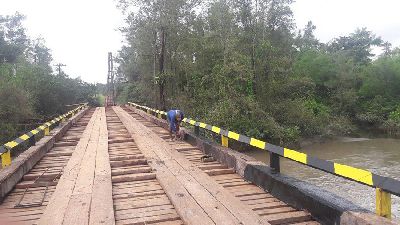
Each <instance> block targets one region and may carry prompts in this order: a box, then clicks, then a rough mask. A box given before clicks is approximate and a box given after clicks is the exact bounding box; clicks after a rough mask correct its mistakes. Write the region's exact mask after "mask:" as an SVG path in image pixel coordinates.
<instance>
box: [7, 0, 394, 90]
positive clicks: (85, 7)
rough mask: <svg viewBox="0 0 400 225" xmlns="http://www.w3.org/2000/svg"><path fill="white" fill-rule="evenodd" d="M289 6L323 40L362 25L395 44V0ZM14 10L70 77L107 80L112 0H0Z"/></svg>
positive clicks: (115, 13)
mask: <svg viewBox="0 0 400 225" xmlns="http://www.w3.org/2000/svg"><path fill="white" fill-rule="evenodd" d="M292 9H293V11H294V17H295V20H296V24H297V27H298V28H299V29H301V28H303V27H304V26H305V25H306V24H307V21H309V20H312V21H313V23H314V24H315V25H316V26H317V29H316V31H315V34H316V37H317V38H318V39H319V40H320V41H322V42H327V41H329V40H331V39H333V38H335V37H338V36H344V35H348V34H349V33H351V32H353V31H354V30H355V29H356V28H357V27H360V28H361V27H367V28H368V29H369V30H371V31H373V32H374V33H375V34H377V35H378V36H381V37H382V38H383V39H384V40H386V41H389V42H391V43H392V44H393V46H400V13H399V9H400V1H399V0H297V1H296V3H294V4H293V6H292ZM16 11H18V12H20V13H21V14H24V15H26V16H27V18H26V21H25V22H24V24H25V26H26V28H27V30H28V35H29V36H31V37H32V38H34V37H38V36H41V37H43V38H44V39H45V40H46V45H47V46H48V47H49V48H50V49H51V50H52V55H53V58H54V64H55V63H59V62H61V63H63V64H66V65H67V66H66V67H64V68H63V70H65V71H66V72H67V73H68V74H69V75H71V76H72V77H78V76H80V77H81V78H82V79H83V80H85V81H87V82H102V83H105V82H106V76H107V53H108V52H110V51H111V52H113V53H116V52H117V51H118V50H119V48H120V47H121V45H122V44H121V42H122V40H123V38H122V35H121V33H120V32H119V31H118V30H117V29H118V27H121V26H123V24H124V22H123V21H124V20H123V17H122V15H121V13H120V11H119V10H118V9H117V8H116V3H115V0H35V1H33V0H0V15H6V14H14V13H15V12H16Z"/></svg>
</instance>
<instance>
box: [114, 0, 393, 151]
mask: <svg viewBox="0 0 400 225" xmlns="http://www.w3.org/2000/svg"><path fill="white" fill-rule="evenodd" d="M291 3H292V0H259V1H254V0H232V1H227V0H211V1H198V0H184V1H182V0H149V1H140V0H131V1H125V0H120V4H119V6H120V8H121V9H122V10H123V12H124V13H125V14H126V15H127V21H128V26H127V27H126V28H125V29H123V32H124V35H126V37H127V39H126V41H127V44H126V45H125V46H124V47H123V48H122V49H121V51H120V54H119V65H120V67H119V74H120V75H122V76H125V77H126V78H127V79H128V81H129V82H128V83H125V84H120V85H119V87H118V89H117V94H118V98H119V100H120V101H121V102H123V101H135V102H142V103H146V104H148V105H149V106H152V107H156V108H160V109H163V108H164V109H168V108H171V107H178V108H181V109H183V110H184V111H185V113H186V115H190V116H193V117H195V118H194V119H198V120H201V121H204V122H207V123H211V124H215V125H219V126H221V127H224V128H227V129H231V130H234V131H238V132H241V133H244V134H247V135H250V136H254V137H258V138H262V139H264V140H268V141H271V142H273V143H277V144H284V145H290V144H294V143H297V142H298V141H299V140H300V139H301V138H307V137H314V136H331V135H351V134H355V133H357V131H359V130H361V129H374V130H388V129H389V130H391V131H393V129H395V130H397V128H399V127H400V116H399V113H400V108H399V107H400V98H399V97H398V96H399V94H400V50H399V49H398V48H395V49H392V48H391V46H390V44H389V43H387V42H384V41H383V40H382V39H381V38H379V37H376V36H375V35H374V34H373V33H371V32H370V31H368V30H367V29H366V28H362V29H356V30H355V31H354V32H353V33H351V34H349V35H348V36H344V37H338V38H335V39H333V40H332V41H330V42H329V43H321V42H319V41H318V40H317V39H316V38H315V37H314V35H313V31H314V30H315V29H316V27H315V26H314V25H313V24H312V22H309V23H308V24H307V26H306V27H305V28H304V29H302V30H299V31H296V30H295V25H294V21H293V14H292V11H291V9H290V5H291ZM132 6H136V7H139V10H132V11H131V10H130V9H131V8H132ZM133 8H135V7H133ZM373 47H379V48H382V49H383V50H384V53H383V54H382V55H380V56H379V57H378V58H376V60H372V59H373V57H374V55H373V54H372V48H373ZM398 130H400V129H398ZM390 133H393V132H390Z"/></svg>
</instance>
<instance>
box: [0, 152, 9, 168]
mask: <svg viewBox="0 0 400 225" xmlns="http://www.w3.org/2000/svg"><path fill="white" fill-rule="evenodd" d="M1 165H2V167H3V168H4V167H6V166H9V165H11V151H10V149H7V152H4V153H3V154H2V155H1Z"/></svg>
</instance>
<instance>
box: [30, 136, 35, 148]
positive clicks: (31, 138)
mask: <svg viewBox="0 0 400 225" xmlns="http://www.w3.org/2000/svg"><path fill="white" fill-rule="evenodd" d="M29 145H30V146H35V145H36V139H35V135H32V137H30V138H29Z"/></svg>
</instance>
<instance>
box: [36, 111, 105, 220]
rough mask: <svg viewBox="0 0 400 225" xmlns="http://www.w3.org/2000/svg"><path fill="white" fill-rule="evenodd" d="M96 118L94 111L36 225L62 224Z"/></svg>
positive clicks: (97, 112) (97, 114)
mask: <svg viewBox="0 0 400 225" xmlns="http://www.w3.org/2000/svg"><path fill="white" fill-rule="evenodd" d="M98 116H99V110H98V109H96V110H95V112H94V113H93V115H92V117H91V119H90V121H89V123H88V125H87V126H86V129H85V131H84V132H83V134H82V136H81V139H80V141H79V142H78V144H77V146H76V148H75V151H74V153H73V154H72V156H71V158H70V160H69V161H68V163H67V165H66V167H65V169H64V173H63V176H61V179H60V181H59V182H58V185H57V188H56V190H55V192H54V194H53V196H52V198H51V200H50V202H49V204H48V206H47V208H46V210H45V212H44V214H43V215H42V217H41V218H40V220H39V223H38V224H43V225H45V224H46V225H47V224H48V225H55V224H62V222H63V220H64V216H65V212H66V210H67V207H68V204H69V201H70V198H71V196H72V193H73V190H74V186H75V182H76V179H77V177H78V173H79V169H80V165H81V162H82V160H83V156H84V154H85V152H86V149H87V145H88V143H89V140H90V137H91V135H92V133H93V132H94V128H95V126H94V125H95V123H96V122H97V119H98Z"/></svg>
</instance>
